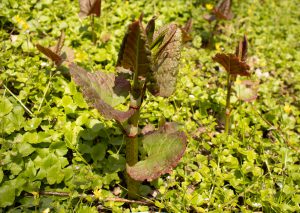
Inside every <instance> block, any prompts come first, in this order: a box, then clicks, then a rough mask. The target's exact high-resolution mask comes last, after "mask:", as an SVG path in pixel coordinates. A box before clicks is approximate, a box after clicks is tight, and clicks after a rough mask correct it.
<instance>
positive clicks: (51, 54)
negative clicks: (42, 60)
mask: <svg viewBox="0 0 300 213" xmlns="http://www.w3.org/2000/svg"><path fill="white" fill-rule="evenodd" d="M36 47H37V49H38V50H39V51H40V52H41V53H43V54H44V55H46V56H47V57H48V58H49V59H50V60H51V61H53V62H54V64H55V65H56V66H60V65H61V63H62V62H63V59H62V57H61V56H60V55H59V54H57V53H56V52H54V51H53V50H52V49H51V48H48V47H43V46H42V45H39V44H37V45H36Z"/></svg>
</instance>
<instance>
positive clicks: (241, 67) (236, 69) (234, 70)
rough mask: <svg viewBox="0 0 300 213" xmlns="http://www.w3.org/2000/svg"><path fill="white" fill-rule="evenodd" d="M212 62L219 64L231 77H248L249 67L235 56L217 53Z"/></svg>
mask: <svg viewBox="0 0 300 213" xmlns="http://www.w3.org/2000/svg"><path fill="white" fill-rule="evenodd" d="M213 60H214V61H216V62H218V63H219V64H221V65H222V66H223V67H224V68H225V70H226V71H227V72H228V73H229V74H231V75H241V76H250V72H249V70H250V67H249V65H248V64H246V63H245V62H244V61H241V60H239V58H238V57H237V56H236V55H235V54H225V53H217V54H216V55H215V57H213Z"/></svg>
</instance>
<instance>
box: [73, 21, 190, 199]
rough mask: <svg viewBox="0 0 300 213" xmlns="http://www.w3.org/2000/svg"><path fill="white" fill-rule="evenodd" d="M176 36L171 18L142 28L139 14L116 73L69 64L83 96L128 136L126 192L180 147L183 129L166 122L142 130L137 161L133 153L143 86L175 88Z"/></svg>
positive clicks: (175, 156)
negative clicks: (157, 25) (141, 150)
mask: <svg viewBox="0 0 300 213" xmlns="http://www.w3.org/2000/svg"><path fill="white" fill-rule="evenodd" d="M181 38H182V37H181V31H180V29H179V28H178V27H177V26H176V25H175V24H169V25H166V26H163V27H161V28H160V29H158V30H157V31H155V18H152V19H151V20H150V21H149V22H148V24H147V26H146V27H145V28H144V26H143V24H142V16H141V17H140V18H139V20H136V21H133V22H132V23H131V24H130V25H129V26H128V31H127V33H126V34H125V37H124V39H123V42H122V45H121V49H120V52H119V57H118V62H117V66H116V70H117V74H116V75H114V74H112V73H105V72H101V71H98V72H95V73H90V72H87V71H85V70H84V69H82V68H80V67H79V66H77V65H76V64H74V63H71V64H70V73H71V76H72V78H73V79H74V81H75V83H76V84H78V85H79V86H80V87H81V89H82V91H83V94H84V97H85V98H86V99H87V100H88V101H89V102H90V103H91V104H92V105H93V106H94V107H95V108H96V109H97V110H98V111H99V112H100V113H101V114H102V115H103V116H104V117H105V118H107V119H114V120H115V121H116V122H117V124H118V126H119V127H120V128H121V130H122V131H123V132H124V134H125V135H126V137H127V140H126V164H127V165H126V182H127V188H128V193H129V194H128V195H129V197H130V198H136V197H137V194H138V188H139V182H140V181H145V180H147V181H152V180H154V179H156V178H158V177H159V176H160V175H162V174H165V173H168V172H170V171H171V169H172V168H173V167H175V166H176V165H177V163H178V162H179V160H180V158H181V157H182V155H183V153H184V151H185V147H186V136H185V134H184V133H183V132H180V131H177V130H175V128H173V127H172V126H173V125H169V124H166V125H165V126H162V127H161V128H160V129H159V130H156V131H151V132H149V133H147V134H146V135H144V136H143V138H142V139H141V140H140V141H141V142H142V145H143V148H144V150H145V151H146V153H147V157H146V159H141V160H140V161H139V158H138V156H139V155H138V146H139V145H138V143H139V139H138V133H139V126H138V124H139V120H140V109H141V106H142V103H143V100H144V99H145V98H146V97H145V93H146V90H148V91H149V92H150V93H151V94H153V95H155V96H161V97H169V96H170V95H171V94H172V93H173V92H174V90H175V86H176V77H177V73H178V64H179V59H180V49H181ZM126 97H130V98H128V99H126ZM126 100H129V101H128V102H130V103H129V104H127V105H129V107H128V109H127V111H121V110H118V109H117V108H116V106H117V105H119V104H120V103H124V102H126ZM170 126H171V127H170Z"/></svg>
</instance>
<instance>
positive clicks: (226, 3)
mask: <svg viewBox="0 0 300 213" xmlns="http://www.w3.org/2000/svg"><path fill="white" fill-rule="evenodd" d="M231 4H232V0H223V1H221V2H220V3H219V4H218V6H217V7H215V8H214V9H213V13H214V15H215V16H216V18H217V19H225V20H230V19H232V18H233V14H232V12H231Z"/></svg>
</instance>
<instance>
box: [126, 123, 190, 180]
mask: <svg viewBox="0 0 300 213" xmlns="http://www.w3.org/2000/svg"><path fill="white" fill-rule="evenodd" d="M142 143H143V147H144V149H145V151H146V152H147V154H148V157H147V158H146V159H145V160H142V161H139V162H138V163H136V164H135V165H134V166H128V165H127V172H128V174H129V175H130V177H131V178H133V179H134V180H137V181H144V180H147V181H152V180H154V179H156V178H158V177H159V176H160V175H162V174H166V173H169V172H171V170H172V168H174V167H175V166H176V165H177V164H178V162H179V160H180V159H181V157H182V156H183V153H184V151H185V148H186V136H185V134H184V133H183V132H177V131H174V129H173V128H162V129H161V130H158V131H154V132H151V133H149V134H148V135H146V136H144V139H143V141H142Z"/></svg>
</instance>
